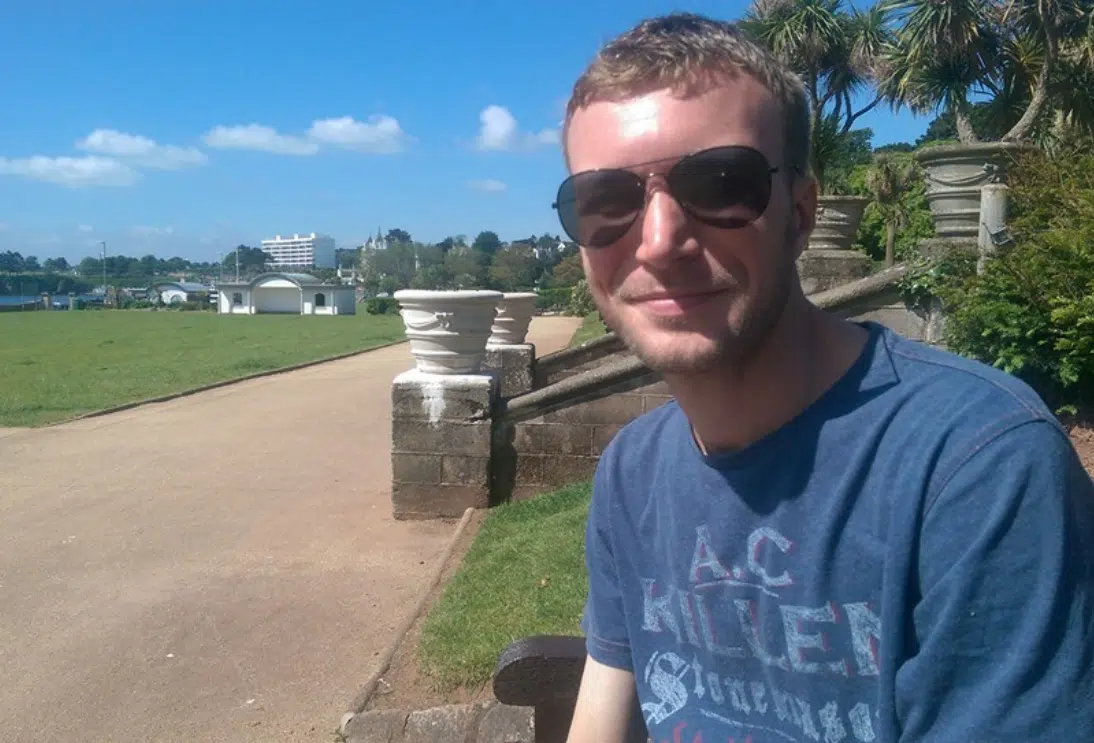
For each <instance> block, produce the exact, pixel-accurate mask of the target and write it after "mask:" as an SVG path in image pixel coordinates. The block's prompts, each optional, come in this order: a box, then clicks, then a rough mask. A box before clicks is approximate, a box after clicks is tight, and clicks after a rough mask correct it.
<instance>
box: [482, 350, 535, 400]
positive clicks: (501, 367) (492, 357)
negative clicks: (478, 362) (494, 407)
mask: <svg viewBox="0 0 1094 743" xmlns="http://www.w3.org/2000/svg"><path fill="white" fill-rule="evenodd" d="M535 363H536V349H535V346H533V345H532V344H531V343H521V344H519V345H491V346H487V347H486V356H485V357H484V358H483V363H482V368H483V371H484V372H490V373H492V374H493V375H494V376H495V377H496V378H497V380H498V394H500V395H501V396H502V397H512V396H514V395H520V394H523V393H525V392H528V391H530V390H531V389H532V387H533V386H534V384H535Z"/></svg>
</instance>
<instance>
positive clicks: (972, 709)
mask: <svg viewBox="0 0 1094 743" xmlns="http://www.w3.org/2000/svg"><path fill="white" fill-rule="evenodd" d="M917 564H918V566H919V573H920V574H919V585H918V588H919V594H920V596H919V599H920V600H919V603H918V605H917V607H916V608H915V610H914V613H913V617H912V622H913V625H914V637H915V641H916V644H917V647H912V648H909V652H910V653H911V655H912V657H911V659H910V660H909V661H907V662H906V663H905V664H904V665H903V666H902V667H901V668H900V669H898V671H897V675H896V689H895V691H896V704H897V714H898V716H899V718H900V719H901V723H902V724H901V727H902V731H903V733H902V736H901V738H900V740H901V741H916V742H917V743H943V742H945V743H949V742H950V741H952V742H953V743H971V742H972V741H993V742H994V741H1023V743H1032V742H1035V741H1044V743H1050V742H1051V743H1056V742H1057V741H1064V740H1069V741H1079V740H1082V741H1090V740H1094V483H1092V482H1091V479H1090V477H1089V476H1088V475H1087V474H1086V472H1085V471H1084V470H1083V468H1082V465H1081V464H1080V462H1079V460H1078V457H1077V455H1076V454H1075V451H1074V449H1073V448H1072V447H1071V445H1070V442H1069V441H1068V439H1067V437H1066V436H1065V435H1064V433H1063V432H1062V431H1061V430H1060V429H1059V428H1057V427H1056V426H1055V425H1054V424H1052V423H1050V422H1048V421H1043V420H1037V421H1031V422H1028V423H1024V424H1020V425H1018V426H1016V427H1013V428H1011V429H1009V430H1007V431H1005V432H1003V433H1001V434H1000V435H998V436H996V437H995V438H994V439H992V440H990V441H986V442H985V443H984V444H983V445H982V446H981V447H980V448H979V449H978V450H977V451H975V453H973V454H972V455H971V456H970V457H969V458H968V459H967V460H966V461H965V462H964V464H962V465H960V466H959V467H958V468H957V469H956V470H955V474H954V475H953V476H952V477H951V478H950V479H949V481H948V482H946V483H943V484H942V485H941V489H940V490H939V491H938V495H937V497H935V498H934V500H933V501H929V502H928V503H927V504H926V506H925V514H924V522H923V527H922V538H921V543H920V545H919V556H918V563H917Z"/></svg>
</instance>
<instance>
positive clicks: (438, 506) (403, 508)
mask: <svg viewBox="0 0 1094 743" xmlns="http://www.w3.org/2000/svg"><path fill="white" fill-rule="evenodd" d="M489 501H490V491H489V488H488V487H486V486H485V485H445V484H441V485H431V484H427V483H420V482H396V483H393V484H392V486H391V506H392V508H391V513H392V515H393V516H394V517H395V518H397V519H401V520H413V519H458V518H459V517H461V516H463V512H464V511H466V510H467V509H468V508H486V507H487V506H488V505H489Z"/></svg>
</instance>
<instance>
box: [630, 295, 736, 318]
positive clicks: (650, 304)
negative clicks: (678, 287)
mask: <svg viewBox="0 0 1094 743" xmlns="http://www.w3.org/2000/svg"><path fill="white" fill-rule="evenodd" d="M727 291H728V289H708V290H705V291H691V292H651V293H649V294H642V295H639V296H637V297H634V298H633V299H631V300H629V303H630V304H633V305H635V306H637V307H641V308H642V309H643V310H644V311H646V312H650V313H652V314H655V315H682V314H684V313H686V312H689V311H691V310H693V309H695V308H696V307H700V306H702V305H704V304H706V303H707V302H709V301H710V300H712V299H714V298H716V297H720V296H722V295H723V294H725V293H726V292H727Z"/></svg>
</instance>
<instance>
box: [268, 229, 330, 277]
mask: <svg viewBox="0 0 1094 743" xmlns="http://www.w3.org/2000/svg"><path fill="white" fill-rule="evenodd" d="M262 250H263V251H264V252H265V253H266V255H268V256H270V260H269V265H270V266H271V267H272V268H288V267H293V266H295V267H307V268H334V238H333V237H330V236H329V235H317V234H316V233H314V232H313V233H311V234H310V235H293V236H292V237H282V236H281V235H277V236H276V237H275V238H274V239H273V240H263V241H262Z"/></svg>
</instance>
